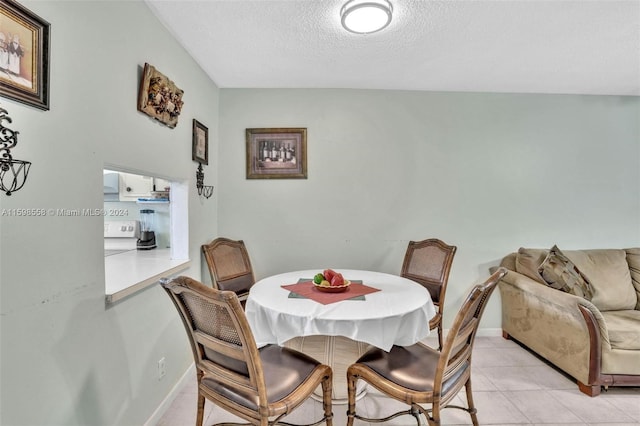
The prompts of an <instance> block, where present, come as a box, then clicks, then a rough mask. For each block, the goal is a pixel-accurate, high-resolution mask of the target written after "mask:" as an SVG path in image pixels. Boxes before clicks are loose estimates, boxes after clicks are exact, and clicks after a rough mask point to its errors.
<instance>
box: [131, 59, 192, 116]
mask: <svg viewBox="0 0 640 426" xmlns="http://www.w3.org/2000/svg"><path fill="white" fill-rule="evenodd" d="M182 95H184V90H181V89H179V88H178V87H177V86H176V85H175V84H174V83H173V81H171V80H170V79H169V78H167V76H165V75H164V74H162V73H161V72H160V71H158V70H157V69H156V68H155V67H154V66H153V65H150V64H148V63H145V64H144V70H143V71H142V78H141V79H140V90H139V91H138V111H140V112H143V113H145V114H147V115H148V116H149V117H151V118H154V119H156V120H158V121H159V122H161V123H163V124H165V125H167V126H168V127H171V128H174V127H176V125H177V124H178V117H179V116H180V113H181V112H182V107H183V104H184V102H183V101H182Z"/></svg>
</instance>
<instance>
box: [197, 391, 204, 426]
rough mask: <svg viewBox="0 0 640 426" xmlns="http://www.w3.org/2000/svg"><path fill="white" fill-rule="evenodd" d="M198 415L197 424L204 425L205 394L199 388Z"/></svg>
mask: <svg viewBox="0 0 640 426" xmlns="http://www.w3.org/2000/svg"><path fill="white" fill-rule="evenodd" d="M197 413H198V414H197V416H196V426H202V422H203V421H204V395H202V394H201V393H200V391H199V390H198V411H197Z"/></svg>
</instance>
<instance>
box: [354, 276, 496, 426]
mask: <svg viewBox="0 0 640 426" xmlns="http://www.w3.org/2000/svg"><path fill="white" fill-rule="evenodd" d="M505 274H506V269H504V268H500V269H498V270H497V271H496V272H495V273H494V274H493V275H491V276H490V277H489V278H488V279H487V281H485V282H484V283H483V284H479V285H476V286H475V287H474V288H473V289H472V290H471V292H470V293H469V295H468V296H467V298H466V300H465V301H464V303H463V304H462V307H461V308H460V310H459V311H458V314H457V315H456V317H455V320H454V322H453V325H452V327H451V329H450V330H449V332H448V333H447V338H446V340H445V342H444V346H443V347H442V350H441V351H436V350H435V349H433V348H430V347H428V346H426V345H423V344H421V343H416V344H415V345H411V346H406V347H403V346H393V347H392V348H391V350H390V351H389V352H385V351H383V350H382V349H379V348H373V349H371V350H369V351H368V352H367V353H365V354H364V355H362V356H361V357H360V358H359V359H358V360H357V361H356V362H355V363H354V364H352V365H351V366H349V368H348V369H347V386H348V411H347V425H348V426H351V425H353V421H354V419H360V420H364V421H368V422H386V421H388V420H391V419H393V418H395V417H398V416H401V415H405V414H410V415H412V416H414V417H415V419H416V421H417V422H418V425H420V414H423V415H424V416H425V417H426V419H427V423H428V424H429V425H439V424H440V411H441V410H442V409H443V408H448V407H450V408H458V409H461V410H464V411H467V412H468V413H469V414H470V415H471V421H472V422H473V424H474V425H478V418H477V415H476V413H477V410H476V408H475V406H474V404H473V395H472V392H471V354H472V349H473V343H474V341H475V337H476V332H477V330H478V324H479V323H480V319H481V318H482V313H483V311H484V308H485V306H486V303H487V300H488V299H489V297H490V296H491V293H492V292H493V290H494V289H495V287H496V285H497V284H498V281H499V280H500V279H501V278H502V277H503V276H504V275H505ZM358 380H364V381H365V382H366V383H368V384H370V385H371V386H373V387H375V388H376V389H378V390H379V391H380V392H382V393H383V394H385V395H387V396H389V397H391V398H394V399H396V400H398V401H400V402H403V403H405V404H408V405H409V406H410V408H409V409H408V410H405V411H399V412H397V413H394V414H392V415H390V416H387V417H385V418H382V419H370V418H366V417H363V416H359V415H357V414H356V385H357V381H358ZM462 387H464V388H465V391H466V394H467V407H466V408H465V407H462V406H457V405H447V404H448V403H449V402H450V401H451V400H452V399H453V398H454V397H455V396H456V395H457V394H458V392H459V391H460V389H462ZM421 404H431V407H430V408H425V407H423V406H422V405H421Z"/></svg>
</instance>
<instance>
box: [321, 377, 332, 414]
mask: <svg viewBox="0 0 640 426" xmlns="http://www.w3.org/2000/svg"><path fill="white" fill-rule="evenodd" d="M332 388H333V377H332V376H330V375H328V376H327V377H325V379H324V380H323V381H322V408H324V419H325V423H326V425H327V426H333V411H332V406H331V389H332Z"/></svg>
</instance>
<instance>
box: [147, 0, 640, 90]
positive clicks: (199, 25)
mask: <svg viewBox="0 0 640 426" xmlns="http://www.w3.org/2000/svg"><path fill="white" fill-rule="evenodd" d="M145 1H146V3H147V4H148V5H149V7H150V9H151V10H152V11H153V12H154V13H155V14H156V16H157V17H158V19H159V20H160V21H161V22H162V23H163V24H164V25H165V26H166V27H167V28H168V29H169V30H170V31H171V32H172V34H173V35H174V36H175V37H176V38H177V39H178V41H179V42H180V43H181V44H182V45H183V46H184V47H185V49H186V50H187V51H188V52H189V53H190V54H191V55H192V56H193V57H194V58H195V60H196V61H197V62H198V63H199V64H200V66H201V67H202V68H203V69H204V70H205V71H206V72H207V74H208V75H209V76H210V77H211V79H212V80H213V81H214V82H215V83H216V84H217V85H218V86H219V87H221V88H362V89H401V90H430V91H463V92H469V91H472V92H509V93H560V94H595V95H634V96H640V0H621V1H615V0H567V1H563V0H547V1H542V0H446V1H438V0H391V2H392V4H393V7H394V16H393V21H392V22H391V24H390V26H389V27H387V28H386V29H385V30H384V31H382V32H379V33H376V34H369V35H356V34H352V33H349V32H347V31H345V30H344V29H342V27H341V26H340V16H339V11H340V7H341V6H342V4H343V3H344V0H283V1H274V0H256V1H245V0H199V1H187V0H145Z"/></svg>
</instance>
